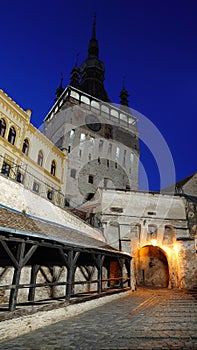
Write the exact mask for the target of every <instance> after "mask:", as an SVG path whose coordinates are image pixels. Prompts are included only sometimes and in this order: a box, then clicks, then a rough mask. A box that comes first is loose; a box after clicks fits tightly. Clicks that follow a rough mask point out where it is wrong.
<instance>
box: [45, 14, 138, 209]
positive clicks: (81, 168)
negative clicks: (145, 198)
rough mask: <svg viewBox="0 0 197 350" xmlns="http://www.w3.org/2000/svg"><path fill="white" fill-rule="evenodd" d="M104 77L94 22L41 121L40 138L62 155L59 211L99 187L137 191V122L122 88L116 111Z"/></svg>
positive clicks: (77, 203) (89, 196) (85, 198)
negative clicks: (83, 55) (81, 57)
mask: <svg viewBox="0 0 197 350" xmlns="http://www.w3.org/2000/svg"><path fill="white" fill-rule="evenodd" d="M104 73H105V69H104V63H103V62H102V61H100V59H99V49H98V41H97V39H96V17H94V22H93V28H92V36H91V39H90V41H89V46H88V57H87V59H86V60H85V61H84V62H83V63H82V64H81V66H78V62H76V64H75V67H74V68H73V69H72V71H71V80H70V85H68V86H67V87H66V89H65V90H64V91H63V93H62V91H61V95H60V96H59V98H58V99H57V100H56V102H55V104H54V106H53V107H52V109H51V110H50V112H49V113H48V114H47V116H46V117H45V120H44V134H45V135H46V136H47V137H48V138H49V139H50V140H51V141H52V142H53V143H54V144H55V145H56V146H57V147H59V148H60V149H61V150H64V151H65V152H67V155H68V162H67V167H66V169H65V174H66V176H65V180H64V183H65V185H64V187H65V189H64V193H65V206H67V207H70V208H71V209H72V208H79V207H80V206H81V205H83V207H84V203H85V205H86V203H87V202H89V201H90V200H91V199H92V198H93V197H94V194H95V193H96V191H97V189H98V188H99V187H101V188H106V189H107V188H113V189H119V190H124V191H130V189H133V190H136V189H138V163H139V140H138V132H137V120H136V118H135V117H134V116H133V115H132V114H131V110H130V108H129V106H128V92H127V90H126V89H125V86H123V88H122V91H121V93H120V107H117V105H114V104H112V103H111V102H110V100H109V97H108V95H107V92H106V90H105V87H104ZM58 91H59V90H58ZM88 205H89V204H87V206H88Z"/></svg>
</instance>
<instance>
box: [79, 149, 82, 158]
mask: <svg viewBox="0 0 197 350" xmlns="http://www.w3.org/2000/svg"><path fill="white" fill-rule="evenodd" d="M81 156H82V150H81V149H80V150H79V158H81Z"/></svg>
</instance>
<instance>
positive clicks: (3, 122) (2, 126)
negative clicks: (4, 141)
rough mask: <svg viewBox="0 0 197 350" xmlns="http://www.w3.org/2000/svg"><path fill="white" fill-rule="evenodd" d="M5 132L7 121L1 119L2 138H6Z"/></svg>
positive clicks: (0, 131) (0, 133) (0, 134)
mask: <svg viewBox="0 0 197 350" xmlns="http://www.w3.org/2000/svg"><path fill="white" fill-rule="evenodd" d="M5 130H6V122H5V120H4V119H3V118H2V119H0V136H2V137H4V135H5Z"/></svg>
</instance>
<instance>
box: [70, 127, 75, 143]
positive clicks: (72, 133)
mask: <svg viewBox="0 0 197 350" xmlns="http://www.w3.org/2000/svg"><path fill="white" fill-rule="evenodd" d="M74 137H75V130H74V129H72V130H71V131H70V141H71V142H73V140H74Z"/></svg>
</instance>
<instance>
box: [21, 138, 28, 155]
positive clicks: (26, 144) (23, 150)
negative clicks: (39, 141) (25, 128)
mask: <svg viewBox="0 0 197 350" xmlns="http://www.w3.org/2000/svg"><path fill="white" fill-rule="evenodd" d="M22 152H23V153H24V154H25V155H26V156H28V152H29V141H28V139H25V140H24V142H23V148H22Z"/></svg>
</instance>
